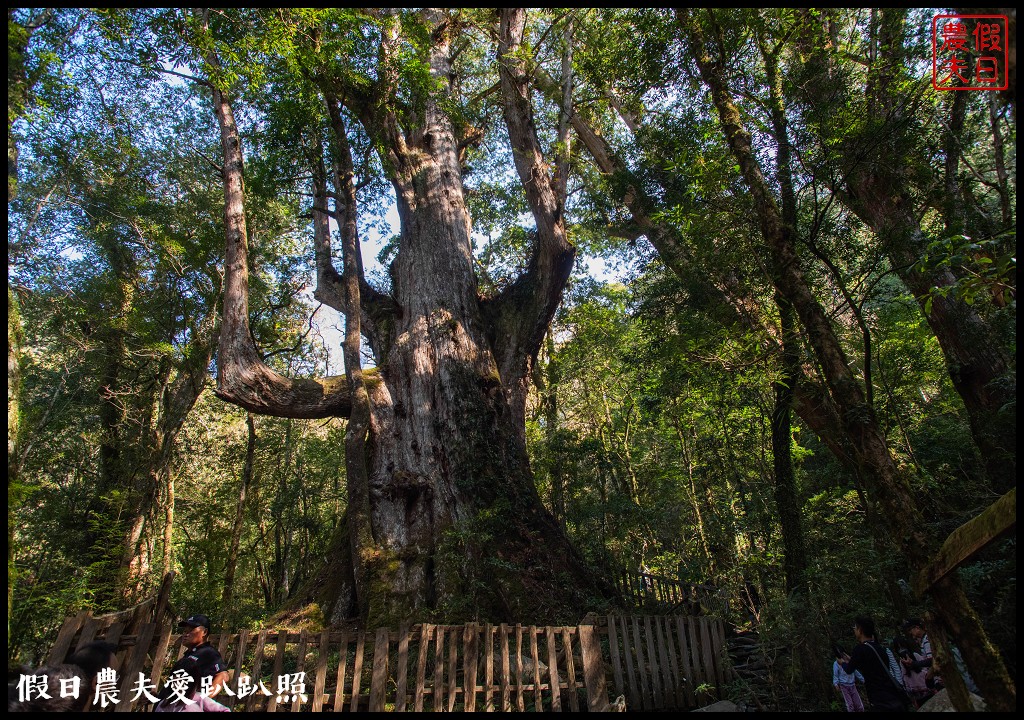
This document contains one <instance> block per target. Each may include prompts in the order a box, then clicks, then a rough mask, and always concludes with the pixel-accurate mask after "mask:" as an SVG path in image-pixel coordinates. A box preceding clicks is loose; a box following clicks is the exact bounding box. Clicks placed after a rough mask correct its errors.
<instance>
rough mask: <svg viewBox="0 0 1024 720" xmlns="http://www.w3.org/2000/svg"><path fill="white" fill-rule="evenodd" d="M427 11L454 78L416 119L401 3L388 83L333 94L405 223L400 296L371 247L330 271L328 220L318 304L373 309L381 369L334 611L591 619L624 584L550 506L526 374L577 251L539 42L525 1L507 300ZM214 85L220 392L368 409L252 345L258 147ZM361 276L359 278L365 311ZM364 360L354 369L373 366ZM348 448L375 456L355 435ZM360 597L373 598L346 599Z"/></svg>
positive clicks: (507, 78)
mask: <svg viewBox="0 0 1024 720" xmlns="http://www.w3.org/2000/svg"><path fill="white" fill-rule="evenodd" d="M407 21H408V20H407ZM418 21H419V22H420V23H422V26H421V27H422V29H423V30H425V31H427V32H429V34H430V43H429V50H426V51H425V53H426V62H427V63H428V65H429V68H430V73H431V77H433V78H435V79H436V80H437V84H436V86H435V87H429V88H420V89H419V90H417V92H419V93H421V94H420V95H419V96H418V97H416V98H415V101H414V102H412V103H411V104H410V106H409V107H405V108H403V111H402V112H399V111H398V109H397V108H396V107H395V105H396V103H395V101H394V98H395V93H396V84H397V83H398V81H399V78H398V76H397V71H396V70H395V64H396V57H397V53H399V52H401V51H402V49H401V45H400V40H401V37H400V33H401V32H402V28H401V26H400V25H399V19H398V18H397V16H390V17H386V18H384V19H383V23H382V31H381V46H380V61H379V62H380V65H379V70H378V72H377V80H376V81H375V83H374V85H373V87H371V88H369V89H367V88H366V87H331V86H330V85H329V83H328V84H327V87H325V88H324V89H325V90H326V91H327V92H326V93H325V94H327V96H328V104H330V95H336V96H337V97H338V98H340V99H342V100H343V102H344V105H345V108H346V109H347V111H348V112H349V113H351V115H352V116H354V117H355V118H356V119H357V120H358V121H359V122H360V123H361V125H362V126H363V129H364V130H365V131H366V132H367V133H368V134H369V135H370V137H371V138H372V139H373V141H374V144H375V146H376V147H377V148H378V153H379V155H380V159H381V162H382V165H383V167H384V168H385V172H386V173H387V175H388V178H389V180H390V181H391V184H392V186H393V187H394V189H395V194H396V197H397V200H398V214H399V219H400V222H401V236H400V243H399V249H398V253H397V255H396V257H395V259H394V261H393V264H392V266H391V275H392V289H391V293H390V294H389V295H383V294H381V293H379V292H377V291H375V290H374V289H373V288H371V287H370V286H369V285H368V284H366V283H365V281H364V280H363V279H362V277H361V271H360V268H359V267H358V263H357V262H355V256H354V253H349V252H346V253H344V259H345V263H346V267H345V272H346V274H347V275H345V276H339V275H338V273H337V272H336V271H334V270H333V268H331V267H330V266H329V258H330V253H329V237H328V236H327V235H326V232H324V229H323V228H321V229H320V230H319V231H317V244H318V245H320V246H321V250H320V252H318V254H317V255H318V265H319V266H320V268H321V269H320V271H319V272H318V276H319V277H320V282H321V286H320V287H319V288H318V291H317V292H318V297H321V299H324V298H329V297H332V296H333V300H332V301H331V302H328V304H331V305H332V306H335V307H337V308H339V309H340V310H342V311H345V310H347V311H348V315H349V317H350V321H351V319H352V317H353V316H355V315H356V314H359V315H360V316H361V320H362V322H361V325H360V326H358V327H359V328H360V330H361V332H362V334H363V336H364V337H366V338H367V340H368V341H369V344H370V347H371V348H373V349H374V351H375V353H376V359H377V365H378V371H377V372H375V373H373V374H371V373H358V374H359V375H361V376H362V382H363V385H364V387H365V389H366V394H367V397H368V401H369V424H368V430H367V433H368V434H367V442H366V447H365V463H366V470H367V481H368V488H367V490H368V498H367V500H368V502H367V503H366V504H367V505H368V508H367V507H362V508H360V507H357V506H356V505H355V504H353V505H352V506H350V507H349V510H348V519H347V525H346V527H344V528H341V529H339V533H338V537H337V538H336V540H337V542H336V543H335V546H334V551H333V552H332V557H331V558H329V559H328V565H329V566H330V568H332V569H331V570H330V572H335V573H349V572H351V573H352V574H351V576H350V577H351V582H348V581H346V580H345V579H344V578H340V579H329V580H330V581H329V582H326V581H325V582H324V583H323V584H322V586H323V587H324V588H328V587H329V588H330V590H329V591H325V592H326V594H325V595H324V596H322V597H321V599H322V600H323V601H324V602H325V603H326V604H327V607H325V608H324V609H325V616H326V617H328V619H339V618H340V617H342V616H344V614H345V613H346V612H347V611H348V610H349V609H350V608H352V607H356V608H362V612H363V613H365V616H366V617H367V619H368V621H369V622H371V623H374V624H395V623H397V622H399V621H404V620H413V619H417V620H423V619H425V618H427V617H431V616H433V617H442V618H445V619H450V620H457V619H460V618H461V619H466V618H471V617H485V618H488V619H491V620H513V619H520V620H521V619H523V618H529V619H530V620H534V619H536V620H537V621H540V620H543V619H554V618H558V617H562V618H567V617H577V616H578V614H579V613H580V612H582V611H583V609H584V607H585V606H586V605H587V604H588V602H589V601H590V600H591V599H592V598H593V597H595V596H598V597H599V596H601V595H602V594H610V592H611V590H610V588H606V587H604V586H603V585H601V584H600V583H599V582H598V581H597V580H596V579H595V578H594V577H593V576H592V575H591V574H590V572H589V571H588V570H587V569H586V567H585V566H584V564H583V562H582V560H581V558H580V556H579V555H578V553H577V552H576V551H575V550H574V549H573V547H572V546H571V544H570V543H569V541H568V539H567V538H566V536H565V534H564V533H563V532H562V530H561V528H560V527H559V526H558V524H557V523H556V522H555V520H554V519H553V518H552V517H551V515H550V513H548V511H547V510H546V509H545V508H544V506H543V504H542V503H541V501H540V497H539V496H538V494H537V491H536V488H535V486H534V483H533V476H532V473H531V471H530V466H529V462H528V458H527V454H526V444H525V427H524V418H525V401H526V391H527V388H528V378H529V374H530V370H531V368H532V365H533V363H534V361H535V359H536V355H537V352H538V350H539V348H540V344H541V342H542V341H543V338H544V334H545V331H546V329H547V327H548V325H549V323H550V321H551V318H552V316H553V314H554V311H555V309H556V307H557V305H558V303H559V301H560V299H561V294H562V291H563V288H564V286H565V283H566V281H567V279H568V275H569V271H570V269H571V267H572V261H573V255H574V250H573V248H572V246H571V245H570V244H569V242H568V240H567V239H566V236H565V228H564V225H563V224H562V221H561V204H560V202H559V200H558V198H557V197H556V194H555V193H554V190H553V189H552V178H551V173H550V172H549V170H548V169H547V167H546V165H545V164H544V162H543V159H542V157H541V156H540V150H539V143H538V142H537V138H536V130H535V128H534V126H533V118H532V111H531V108H530V100H529V95H528V90H527V85H526V75H525V72H524V68H523V66H522V64H521V63H522V61H521V60H518V59H514V58H512V57H510V54H511V51H512V49H513V48H514V47H515V46H516V45H517V44H518V42H519V41H520V40H521V37H522V32H523V27H522V25H523V23H522V11H503V13H502V20H501V30H500V34H501V35H502V41H501V44H500V47H499V67H500V68H501V70H500V72H501V74H502V96H503V102H504V105H505V113H506V121H507V124H508V126H509V131H510V137H511V139H512V144H513V148H514V150H515V156H516V165H517V170H518V172H519V175H520V178H521V179H523V181H524V184H525V187H526V191H527V196H528V199H529V202H530V206H531V209H532V210H533V211H534V217H535V219H536V221H537V240H536V243H535V247H534V249H533V253H532V257H531V259H530V262H529V265H528V269H527V270H526V272H525V273H524V274H523V275H522V276H521V277H520V278H519V279H518V280H517V281H516V282H515V283H513V284H512V285H511V286H510V287H509V288H508V289H506V290H505V291H504V292H502V293H501V294H499V295H497V296H494V297H490V298H483V297H481V296H480V293H479V292H478V288H477V281H476V277H475V274H474V268H473V254H472V242H471V237H470V232H471V220H470V217H469V213H468V210H467V206H466V201H465V197H464V194H463V187H462V167H461V163H460V153H461V151H462V150H463V149H464V142H465V141H466V138H467V136H468V133H467V128H463V127H459V126H458V125H457V124H456V123H455V122H453V120H452V117H451V115H450V113H449V112H448V111H447V110H446V109H445V105H446V103H445V95H446V93H447V92H450V91H451V87H450V85H449V83H450V78H451V75H452V65H451V56H450V54H451V44H452V39H453V34H454V33H455V32H456V31H457V27H456V24H455V23H454V21H453V18H451V17H449V15H448V14H447V13H446V12H444V11H435V10H424V11H422V12H420V13H418ZM213 96H214V106H215V109H216V112H217V117H218V120H219V122H220V127H221V137H222V146H223V151H224V185H225V221H226V232H227V267H226V276H225V287H226V292H225V304H224V330H223V332H222V335H221V344H220V350H219V367H218V370H219V373H218V395H219V396H220V397H222V398H224V399H227V400H229V401H231V402H234V403H237V404H240V405H242V406H243V407H247V408H249V409H250V410H252V411H254V412H259V413H265V414H272V415H284V416H290V417H329V416H342V417H350V416H351V415H352V413H353V411H354V409H355V408H356V405H357V404H358V400H356V399H355V398H354V395H353V392H352V391H353V389H354V388H355V385H356V382H357V380H355V378H354V376H353V373H351V372H349V375H350V377H349V378H347V379H346V378H331V379H328V380H325V381H317V380H290V379H287V378H283V377H281V376H279V375H277V374H276V373H274V372H273V371H272V370H271V369H270V368H268V367H267V366H266V365H265V364H264V363H263V362H262V360H260V358H259V355H258V352H257V350H256V348H255V346H254V345H253V342H252V339H251V335H250V334H249V332H248V318H247V315H248V310H247V272H248V270H247V247H246V231H245V212H244V195H243V186H242V153H241V144H240V139H239V136H238V131H237V128H236V127H235V123H234V118H233V114H232V112H231V106H230V103H229V101H228V99H227V97H226V96H225V94H224V93H223V92H222V91H221V90H220V89H214V91H213ZM334 127H335V128H336V130H337V129H338V128H339V124H338V123H335V125H334ZM335 140H336V147H338V148H343V142H342V141H341V139H340V138H339V137H337V136H336V138H335ZM337 157H338V158H341V159H343V158H344V152H340V153H339V154H338V155H337ZM342 161H343V160H342ZM346 172H348V171H347V170H346V169H345V168H342V171H341V172H340V173H336V183H340V185H341V187H336V188H335V193H334V194H335V197H336V198H339V199H340V201H339V203H338V204H337V205H336V211H335V215H336V216H337V217H338V218H339V219H340V221H341V225H342V238H343V242H344V243H346V244H347V245H349V247H350V249H351V247H352V243H354V229H351V228H350V229H349V230H346V228H345V221H346V215H345V214H346V212H347V209H350V208H353V206H354V202H352V199H351V197H346V195H345V188H346V187H347V182H346V180H345V177H344V176H345V174H346ZM314 174H315V173H314ZM342 204H344V205H345V209H343V208H342V207H341V205H342ZM315 214H316V213H315ZM319 214H323V213H319ZM353 276H354V277H356V278H357V280H358V285H359V289H360V291H361V292H360V293H359V296H358V304H359V312H358V313H357V312H356V310H355V300H356V298H355V297H354V295H353V294H352V293H351V289H352V282H351V281H352V278H353ZM346 280H348V282H345V281H346ZM346 288H347V291H346ZM325 302H326V300H325ZM352 327H356V326H355V325H353V326H352ZM351 339H352V338H348V340H347V342H348V341H349V340H351ZM348 350H349V351H351V350H352V348H351V347H348ZM346 364H347V368H346V369H347V370H348V371H352V370H355V366H356V364H355V362H353V363H352V364H351V365H349V363H348V360H346ZM357 432H358V430H357ZM347 447H348V449H349V450H350V451H352V452H356V453H358V447H357V444H354V443H353V444H349V443H347ZM353 461H358V460H357V459H356V458H349V462H350V463H351V462H353ZM350 480H351V478H350ZM355 497H356V499H357V500H358V499H359V498H358V495H357V496H355ZM355 515H358V516H357V517H354V516H355ZM354 531H355V532H354ZM355 534H358V535H359V536H360V537H359V538H354V537H353V535H355ZM346 536H347V537H346ZM343 545H344V546H346V547H343ZM353 547H355V548H358V550H359V552H358V553H356V554H355V555H353V554H352V553H351V549H352V548H353ZM342 554H344V555H347V556H348V557H341V556H340V555H342ZM336 556H337V557H336ZM353 565H354V566H355V567H351V566H353ZM350 592H354V593H355V598H354V600H355V602H352V600H353V598H352V597H350V596H346V593H350Z"/></svg>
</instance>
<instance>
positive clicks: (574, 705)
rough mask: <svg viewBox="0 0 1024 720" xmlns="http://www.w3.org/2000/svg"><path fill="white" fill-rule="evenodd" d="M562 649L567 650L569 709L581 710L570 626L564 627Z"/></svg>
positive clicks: (566, 670)
mask: <svg viewBox="0 0 1024 720" xmlns="http://www.w3.org/2000/svg"><path fill="white" fill-rule="evenodd" d="M562 649H563V651H564V652H565V676H566V687H567V688H568V690H569V710H570V711H572V712H579V711H580V701H579V698H577V697H576V691H577V690H579V683H577V682H576V665H575V661H574V660H573V659H572V631H571V630H570V629H569V628H562ZM620 672H621V671H620Z"/></svg>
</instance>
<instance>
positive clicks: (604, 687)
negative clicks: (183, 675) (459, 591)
mask: <svg viewBox="0 0 1024 720" xmlns="http://www.w3.org/2000/svg"><path fill="white" fill-rule="evenodd" d="M105 625H106V626H105ZM104 626H105V627H104ZM123 629H124V624H123V623H121V622H119V621H113V622H111V623H110V624H106V620H105V619H103V618H92V617H91V616H89V615H88V613H82V614H80V615H78V616H76V617H73V618H69V619H68V621H67V622H66V623H65V625H64V627H63V628H62V629H61V631H60V634H59V635H58V640H57V643H56V644H55V646H54V648H53V650H52V652H51V655H50V660H51V662H60V661H61V660H63V658H64V657H65V656H66V655H67V654H68V653H69V652H70V651H71V650H73V649H74V648H77V647H79V646H81V645H84V644H85V643H87V642H91V641H92V640H94V639H97V636H99V637H100V639H105V640H107V641H108V642H114V643H117V644H118V647H119V651H118V654H117V660H116V663H115V670H117V672H118V677H119V687H120V694H119V698H118V699H119V702H118V703H117V704H116V705H114V706H113V707H112V708H111V709H113V710H114V711H117V712H126V711H129V710H133V709H134V710H139V709H144V708H145V707H148V704H147V703H146V702H145V700H144V699H143V701H142V702H130V700H131V696H132V694H133V692H132V690H133V688H134V687H135V686H136V684H137V682H138V679H139V673H140V672H142V673H144V674H145V675H146V677H147V678H148V679H149V681H150V682H151V683H152V684H153V685H159V681H160V680H161V676H162V674H163V672H164V670H165V668H167V667H169V665H170V664H171V663H173V660H174V659H175V658H177V657H180V656H181V654H182V652H183V649H182V648H181V647H180V646H179V645H177V644H174V645H172V644H171V638H172V627H171V625H170V624H167V623H155V622H148V623H143V624H142V625H141V626H140V627H139V629H138V632H137V634H134V635H125V634H123ZM211 642H212V643H213V644H214V645H216V646H217V647H218V649H219V650H220V652H221V655H222V656H223V657H224V660H225V662H226V663H227V664H228V666H229V667H230V668H231V669H232V670H233V673H232V679H231V681H230V682H229V684H228V689H229V690H230V691H231V693H233V694H234V697H232V696H231V695H230V694H228V693H227V692H222V693H221V694H220V695H218V697H217V700H218V701H219V702H223V703H224V704H227V705H233V706H235V707H236V709H244V710H247V711H268V712H282V711H288V710H290V711H292V712H298V711H312V712H321V711H335V712H351V711H358V710H371V711H410V710H411V711H444V712H450V711H474V710H483V711H505V712H508V711H519V712H522V711H556V712H558V711H563V710H564V711H587V710H589V711H602V710H607V709H609V707H610V706H611V705H610V703H609V695H608V693H609V689H610V688H609V685H608V682H607V677H606V676H607V674H608V672H609V670H610V672H611V674H612V676H613V677H614V694H615V695H624V696H625V697H626V705H627V707H629V708H636V709H661V708H689V707H696V706H698V705H700V704H704V703H706V702H709V701H712V700H714V699H716V698H718V697H719V696H720V695H719V693H720V689H721V687H722V685H723V684H724V683H725V682H727V681H728V679H729V676H728V672H729V670H728V669H727V667H726V664H725V663H724V659H725V658H726V654H725V635H724V626H723V625H722V622H721V620H718V619H711V618H706V617H701V618H666V617H663V616H647V617H619V616H610V617H608V618H603V619H601V620H600V621H599V622H598V623H597V624H595V625H577V626H557V627H538V626H533V625H529V626H524V625H504V624H503V625H489V624H468V625H429V624H423V625H413V626H409V627H402V628H400V629H399V630H398V631H397V632H395V631H392V630H388V629H387V628H380V629H378V630H376V631H375V632H351V633H350V632H339V631H330V630H324V631H323V632H318V633H309V632H305V631H303V632H278V631H275V630H267V629H264V630H260V631H258V632H249V631H246V630H243V631H241V632H240V633H232V634H220V635H213V636H211ZM300 681H301V686H300V684H299V683H300ZM247 690H252V691H253V692H251V693H250V694H248V695H246V694H245V693H246V691H247ZM243 696H244V697H243Z"/></svg>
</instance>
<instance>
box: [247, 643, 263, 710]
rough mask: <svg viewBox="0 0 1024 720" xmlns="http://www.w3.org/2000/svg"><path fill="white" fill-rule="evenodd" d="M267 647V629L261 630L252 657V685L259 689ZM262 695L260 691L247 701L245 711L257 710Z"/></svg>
mask: <svg viewBox="0 0 1024 720" xmlns="http://www.w3.org/2000/svg"><path fill="white" fill-rule="evenodd" d="M266 645H267V629H266V628H263V629H262V630H260V633H259V635H257V636H256V650H254V651H253V656H252V683H251V684H252V685H253V686H255V687H259V684H260V680H261V679H262V677H263V675H262V672H263V653H264V651H265V649H266ZM260 694H261V693H260V692H259V691H257V692H254V693H253V694H252V695H250V696H249V697H248V698H247V699H246V703H245V711H246V712H252V711H253V710H255V709H256V700H257V696H259V695H260Z"/></svg>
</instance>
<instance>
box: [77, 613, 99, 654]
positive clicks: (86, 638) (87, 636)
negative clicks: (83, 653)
mask: <svg viewBox="0 0 1024 720" xmlns="http://www.w3.org/2000/svg"><path fill="white" fill-rule="evenodd" d="M102 622H103V621H102V620H99V619H98V618H94V617H90V618H88V619H87V620H86V621H85V623H83V624H82V632H81V634H80V635H79V636H78V642H76V643H75V650H78V649H79V648H81V647H85V646H86V645H88V644H89V643H91V642H92V641H93V640H95V639H96V634H97V633H98V632H99V630H100V623H102Z"/></svg>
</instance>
